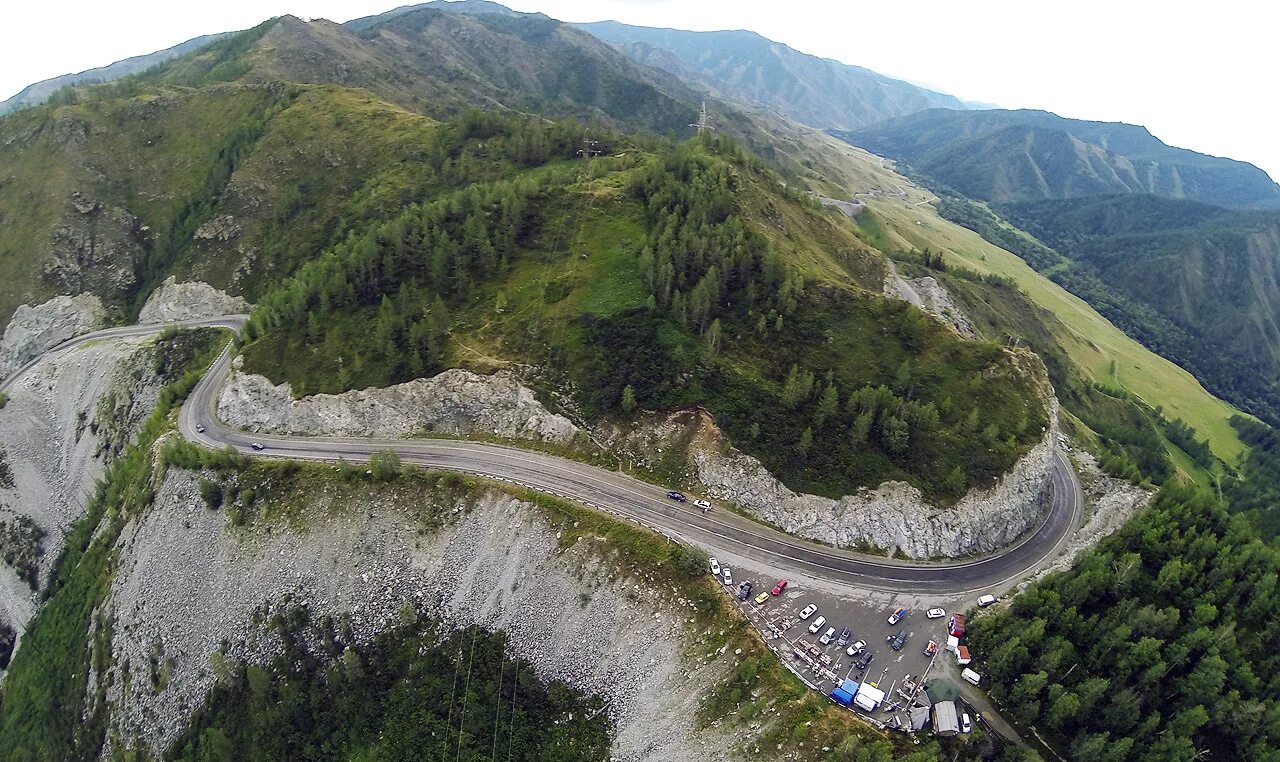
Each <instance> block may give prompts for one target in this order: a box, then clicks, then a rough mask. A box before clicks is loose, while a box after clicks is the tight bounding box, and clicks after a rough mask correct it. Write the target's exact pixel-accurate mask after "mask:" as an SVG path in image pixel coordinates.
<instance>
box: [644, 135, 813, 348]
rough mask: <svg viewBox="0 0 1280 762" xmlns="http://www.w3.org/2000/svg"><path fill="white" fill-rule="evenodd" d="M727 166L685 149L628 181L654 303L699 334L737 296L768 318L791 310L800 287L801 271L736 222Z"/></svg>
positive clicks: (730, 168)
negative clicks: (643, 235) (640, 212)
mask: <svg viewBox="0 0 1280 762" xmlns="http://www.w3.org/2000/svg"><path fill="white" fill-rule="evenodd" d="M712 148H713V149H714V148H717V146H712ZM734 171H735V170H734V168H733V165H732V164H731V163H729V162H727V161H717V160H715V159H713V158H712V157H711V156H709V155H707V154H705V153H702V152H700V151H698V150H696V148H695V147H693V146H685V147H682V148H680V149H678V150H676V151H674V152H672V154H671V155H670V156H669V157H668V158H667V159H666V160H665V161H663V162H661V163H655V164H654V165H653V166H652V167H650V168H649V169H648V170H647V171H646V172H644V173H643V174H640V175H639V176H638V177H637V178H636V180H635V181H634V183H633V190H634V192H635V193H637V194H638V195H639V196H640V197H641V198H642V199H643V201H644V204H645V212H646V215H647V221H648V224H649V242H648V244H647V245H646V246H645V247H644V249H643V250H642V251H641V253H640V269H641V272H642V274H643V275H644V279H645V283H646V285H647V286H648V287H649V289H650V292H651V294H652V296H653V300H654V304H655V305H656V306H657V307H658V308H660V309H663V310H666V311H668V312H669V313H670V314H671V315H672V316H673V317H675V318H676V320H677V322H679V323H680V325H682V326H684V327H686V328H689V329H690V330H692V331H694V332H695V333H698V334H705V333H706V332H707V331H709V330H711V328H712V326H713V325H714V324H715V322H716V319H717V317H718V316H719V315H720V314H721V313H722V312H723V311H724V309H725V308H726V306H727V305H728V304H729V303H730V302H731V301H734V300H736V299H741V300H742V301H743V302H744V304H743V305H742V307H744V308H745V309H747V310H749V311H753V310H754V311H759V312H760V313H761V316H760V319H761V320H765V321H769V322H770V323H774V322H776V321H777V320H778V318H779V317H780V316H781V315H785V314H787V313H789V312H791V311H792V310H794V309H795V307H796V303H797V300H798V298H799V296H800V294H801V293H802V292H803V290H804V278H803V277H802V276H801V275H800V273H799V272H796V271H794V270H791V271H788V270H787V268H785V267H784V266H783V264H782V262H781V261H780V260H779V259H778V257H777V256H775V255H771V254H768V253H767V247H766V245H765V242H764V240H763V239H762V238H761V237H760V235H759V234H757V233H755V232H754V231H752V230H751V229H750V227H749V226H748V225H747V223H746V222H745V221H744V220H743V218H742V216H741V214H740V213H739V211H738V208H737V205H736V203H735V202H734V198H733V193H734V190H735V186H736V181H735V178H734ZM770 316H771V317H772V320H770ZM717 332H718V329H717Z"/></svg>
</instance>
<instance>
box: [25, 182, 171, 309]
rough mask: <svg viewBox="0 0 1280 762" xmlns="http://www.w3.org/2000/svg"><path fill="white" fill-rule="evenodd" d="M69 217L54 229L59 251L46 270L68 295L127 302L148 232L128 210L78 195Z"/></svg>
mask: <svg viewBox="0 0 1280 762" xmlns="http://www.w3.org/2000/svg"><path fill="white" fill-rule="evenodd" d="M68 206H69V210H68V213H67V214H65V215H63V217H62V219H61V224H59V225H58V226H57V227H55V228H54V229H53V234H52V244H53V247H52V248H53V250H52V252H51V254H50V256H49V258H48V259H46V260H45V261H44V263H43V265H42V268H41V274H42V275H43V276H44V279H45V280H46V281H48V282H49V283H51V284H53V285H54V287H55V288H56V289H57V290H58V291H61V292H64V293H72V292H80V291H91V292H93V293H96V294H103V295H105V296H108V297H123V296H125V295H127V294H128V292H129V290H130V289H131V288H132V287H133V286H134V284H135V283H136V282H137V272H136V269H135V268H134V263H135V262H137V261H138V260H140V259H141V258H142V256H143V255H144V247H143V243H142V242H143V240H144V239H145V237H146V232H147V231H146V228H145V226H143V225H142V224H141V222H140V221H139V220H138V218H137V217H135V216H134V215H133V214H132V213H130V212H129V211H128V210H127V209H124V208H123V207H115V206H108V205H106V204H103V203H102V202H100V201H98V200H96V199H93V198H91V197H89V196H87V195H85V194H82V193H80V192H76V193H73V194H72V197H71V199H70V200H69V203H68Z"/></svg>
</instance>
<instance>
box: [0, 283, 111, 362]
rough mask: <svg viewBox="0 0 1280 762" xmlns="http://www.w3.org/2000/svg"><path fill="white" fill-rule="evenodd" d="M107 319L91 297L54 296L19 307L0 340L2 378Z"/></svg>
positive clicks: (85, 295)
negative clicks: (33, 304) (32, 305)
mask: <svg viewBox="0 0 1280 762" xmlns="http://www.w3.org/2000/svg"><path fill="white" fill-rule="evenodd" d="M105 319H106V310H105V308H104V307H103V305H102V300H101V299H99V298H98V297H96V296H94V295H92V294H80V295H79V296H55V297H54V298H52V299H50V300H49V301H47V302H45V303H43V304H37V305H36V306H34V307H31V306H28V305H25V304H24V305H22V306H20V307H18V309H17V310H15V311H14V313H13V319H11V320H10V321H9V325H8V326H6V327H5V329H4V338H3V339H0V379H5V378H8V377H9V376H10V375H11V374H12V373H13V372H14V371H16V370H18V369H19V368H21V367H22V366H23V365H26V364H27V363H28V362H30V361H31V360H32V359H33V358H35V357H37V356H39V355H40V353H42V352H44V351H45V350H46V349H48V348H50V347H52V346H55V345H57V344H60V343H62V342H64V341H66V340H67V339H70V338H72V337H75V336H79V335H80V334H82V333H88V332H89V331H92V330H94V329H95V328H100V327H101V326H102V324H103V321H104V320H105Z"/></svg>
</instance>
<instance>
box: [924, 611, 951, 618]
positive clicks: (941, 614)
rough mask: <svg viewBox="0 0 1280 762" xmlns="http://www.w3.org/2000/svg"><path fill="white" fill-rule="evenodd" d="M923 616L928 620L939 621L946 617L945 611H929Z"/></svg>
mask: <svg viewBox="0 0 1280 762" xmlns="http://www.w3.org/2000/svg"><path fill="white" fill-rule="evenodd" d="M924 615H925V616H926V617H928V618H929V619H941V618H943V617H944V616H946V615H947V611H946V609H929V610H928V611H926V612H924Z"/></svg>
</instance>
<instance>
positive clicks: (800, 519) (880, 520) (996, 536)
mask: <svg viewBox="0 0 1280 762" xmlns="http://www.w3.org/2000/svg"><path fill="white" fill-rule="evenodd" d="M1053 412H1054V413H1055V414H1056V412H1057V410H1056V409H1055V410H1054V411H1053ZM1054 433H1056V427H1055V428H1054V429H1051V430H1050V432H1049V434H1054ZM690 456H691V458H692V460H693V463H694V466H695V468H696V474H697V479H698V481H699V482H701V483H702V484H703V485H704V486H705V487H706V490H707V493H708V494H709V495H711V496H712V497H715V498H719V499H723V500H729V501H732V502H735V503H737V504H739V505H741V506H742V507H743V508H745V509H747V510H748V511H750V512H751V513H752V514H754V515H755V516H758V517H759V518H761V519H763V520H765V521H767V522H769V523H771V524H775V525H777V526H779V527H781V528H782V529H783V530H784V531H786V532H789V533H791V534H795V535H798V536H800V537H807V538H810V539H813V540H818V541H820V542H825V543H827V544H829V545H835V546H839V547H862V546H868V545H869V546H873V547H876V548H881V549H884V550H889V551H892V550H898V551H901V552H902V553H903V554H905V555H907V556H908V557H910V558H922V559H924V558H958V557H963V556H968V555H973V554H977V553H990V552H993V551H995V550H998V549H1000V548H1002V547H1004V546H1006V545H1008V544H1010V543H1011V542H1013V541H1014V540H1016V539H1018V537H1020V536H1021V535H1022V534H1023V533H1024V532H1026V531H1027V530H1029V529H1031V528H1032V527H1034V526H1035V525H1036V523H1037V522H1038V521H1039V520H1040V518H1041V517H1042V516H1043V515H1044V510H1045V507H1046V505H1047V503H1046V502H1045V487H1046V482H1047V480H1048V472H1049V467H1050V460H1051V459H1052V457H1053V442H1052V439H1050V438H1049V436H1046V438H1045V439H1044V440H1042V441H1041V442H1040V443H1039V444H1037V445H1036V446H1035V447H1034V448H1032V450H1031V451H1030V452H1029V453H1027V454H1026V455H1024V456H1023V457H1022V458H1021V459H1019V460H1018V462H1017V463H1016V464H1015V465H1014V467H1013V469H1012V470H1010V471H1009V473H1007V474H1005V475H1004V477H1002V478H1001V479H1000V481H999V482H998V483H997V484H996V485H995V486H993V487H991V488H990V489H985V490H971V491H970V492H969V494H967V495H965V496H964V497H963V498H961V499H960V501H959V502H958V503H957V504H956V505H953V506H950V507H946V508H940V507H938V506H935V505H933V504H931V503H930V502H929V501H928V500H926V499H925V497H924V495H922V494H921V493H920V490H918V489H916V488H915V487H913V486H911V485H909V484H906V483H904V482H885V483H884V484H881V485H880V486H879V487H877V488H875V489H874V490H867V489H864V490H861V491H859V492H858V493H856V494H853V495H846V496H844V497H842V498H840V499H839V500H833V499H831V498H828V497H821V496H818V495H807V494H803V493H796V492H792V491H791V490H789V489H787V487H786V486H785V485H783V484H782V482H780V481H778V479H777V478H775V477H774V476H773V475H772V474H770V473H769V472H768V471H767V470H766V469H765V467H764V466H763V465H761V463H760V461H758V460H756V459H755V458H753V457H751V456H749V455H745V454H743V453H741V452H738V451H737V450H733V449H730V450H728V451H727V452H722V451H720V450H719V449H718V448H707V449H696V450H693V451H692V452H691V453H690Z"/></svg>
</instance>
